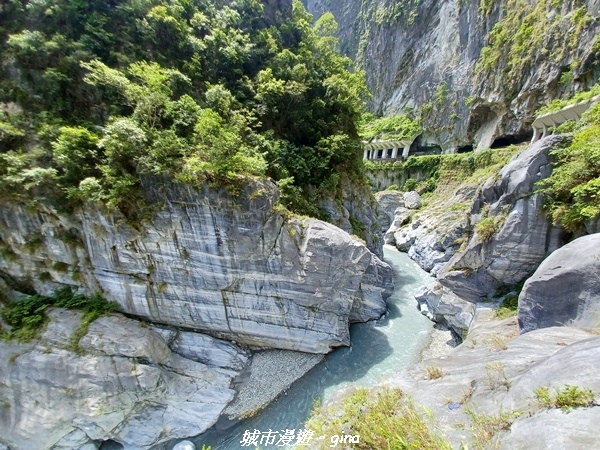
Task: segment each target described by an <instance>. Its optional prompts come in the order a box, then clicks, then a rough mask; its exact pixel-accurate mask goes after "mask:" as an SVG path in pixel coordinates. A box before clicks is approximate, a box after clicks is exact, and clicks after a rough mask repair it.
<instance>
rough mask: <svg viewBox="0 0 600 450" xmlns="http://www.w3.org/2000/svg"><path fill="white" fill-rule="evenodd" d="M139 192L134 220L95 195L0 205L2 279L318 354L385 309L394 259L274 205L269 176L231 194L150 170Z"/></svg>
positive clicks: (15, 285) (258, 343) (17, 286)
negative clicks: (82, 200) (67, 208)
mask: <svg viewBox="0 0 600 450" xmlns="http://www.w3.org/2000/svg"><path fill="white" fill-rule="evenodd" d="M144 192H145V193H146V195H147V199H148V201H149V202H150V204H151V205H152V213H151V214H149V218H148V219H147V220H145V221H143V222H142V223H139V224H137V225H136V226H135V227H134V226H131V225H129V224H128V223H127V221H126V219H125V217H123V216H121V215H120V214H117V213H114V212H108V211H105V210H102V209H101V208H100V207H99V206H98V205H95V204H88V205H85V206H84V207H83V208H82V209H80V210H79V211H77V212H75V213H73V214H70V215H66V214H59V213H57V212H56V211H53V210H51V209H49V208H47V207H44V206H41V205H38V206H37V207H35V208H33V209H28V208H27V207H25V206H24V205H16V204H3V205H1V206H0V233H1V237H2V244H3V254H4V255H9V256H10V258H2V259H0V275H1V276H2V278H3V279H4V282H5V283H6V284H8V286H10V287H11V288H12V289H13V290H16V291H21V292H29V293H31V292H33V291H36V292H39V293H43V294H51V293H52V292H53V291H54V290H55V289H56V288H59V287H63V286H64V285H71V286H74V287H76V288H77V287H79V286H80V287H81V289H82V290H83V291H85V292H87V293H92V292H102V294H103V296H104V297H106V298H107V299H108V300H115V301H117V302H118V303H119V305H120V306H121V308H122V310H123V311H124V312H126V313H129V314H132V315H135V316H138V317H141V318H144V319H147V320H149V321H152V322H157V323H163V324H169V325H175V326H181V327H187V328H191V329H195V330H203V331H207V332H210V333H211V334H213V335H216V336H223V337H226V338H228V339H230V340H235V341H237V342H239V343H243V344H246V345H250V346H256V347H274V348H284V349H291V350H301V351H307V352H316V353H325V352H327V351H329V349H330V348H331V347H335V346H339V345H347V344H349V333H348V324H349V322H352V321H364V320H369V319H374V318H378V317H379V316H381V314H383V312H384V311H385V298H386V297H387V296H388V295H389V293H390V291H391V286H392V285H391V270H390V268H389V267H388V266H387V265H386V264H385V263H383V262H381V261H380V260H379V258H378V257H377V256H376V255H374V254H373V253H371V252H370V251H369V250H368V249H367V248H366V246H365V245H364V244H362V243H361V242H359V241H357V240H355V239H354V238H352V237H351V236H350V235H348V234H347V233H345V232H343V231H342V230H340V229H338V228H336V227H334V226H333V225H330V224H327V223H325V222H321V221H318V220H314V219H308V218H306V219H299V218H290V219H286V218H284V217H283V216H282V215H281V214H279V213H277V212H275V211H274V210H273V207H274V204H275V203H276V201H277V198H278V191H277V189H276V187H275V186H274V185H273V184H272V183H270V182H260V181H256V182H250V183H246V184H244V185H242V186H241V187H240V188H239V191H238V192H237V194H236V195H235V197H234V196H232V195H231V194H230V193H228V192H227V191H226V190H224V189H221V190H218V191H217V190H214V189H211V188H210V187H209V186H208V185H204V186H203V187H202V188H201V189H199V190H194V189H192V188H190V187H187V186H182V185H179V184H174V183H172V182H169V181H166V180H162V179H157V178H147V179H145V180H144Z"/></svg>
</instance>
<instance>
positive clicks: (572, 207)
mask: <svg viewBox="0 0 600 450" xmlns="http://www.w3.org/2000/svg"><path fill="white" fill-rule="evenodd" d="M577 128H578V129H579V131H577V132H576V133H575V135H574V137H573V142H572V143H571V144H570V145H569V146H567V147H564V148H558V149H556V150H554V151H552V156H553V157H554V158H555V161H556V162H555V164H554V169H553V171H552V174H551V176H550V177H548V178H547V179H545V180H543V181H541V182H540V183H539V184H538V186H539V192H541V193H542V194H544V195H545V208H546V209H547V211H548V212H549V214H550V216H551V217H552V220H553V221H554V223H555V224H561V225H562V226H563V227H565V229H567V230H568V231H571V232H576V231H579V230H581V229H582V228H583V226H584V224H585V222H586V221H588V220H594V219H595V218H596V217H598V216H599V215H600V104H598V105H596V106H594V107H593V108H592V109H590V110H589V111H588V112H587V113H586V114H584V116H583V117H582V119H581V121H580V122H579V124H578V126H577Z"/></svg>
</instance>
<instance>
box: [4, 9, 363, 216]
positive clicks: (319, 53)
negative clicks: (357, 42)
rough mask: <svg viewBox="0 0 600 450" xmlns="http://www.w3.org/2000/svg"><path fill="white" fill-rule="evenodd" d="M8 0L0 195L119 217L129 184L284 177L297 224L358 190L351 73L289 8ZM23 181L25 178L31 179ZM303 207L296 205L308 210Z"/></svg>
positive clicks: (358, 109) (320, 29) (130, 193)
mask: <svg viewBox="0 0 600 450" xmlns="http://www.w3.org/2000/svg"><path fill="white" fill-rule="evenodd" d="M264 9H265V6H264V5H263V4H262V3H261V2H260V1H258V0H235V1H233V2H222V1H217V0H173V1H169V2H167V1H166V0H148V1H136V0H112V1H109V2H107V1H98V0H94V1H82V0H66V1H65V0H61V1H59V0H44V1H36V2H29V3H24V2H22V1H18V0H11V1H9V2H7V3H5V4H3V5H2V7H1V9H0V16H1V20H0V50H1V54H2V57H1V58H2V69H1V71H0V106H1V109H0V174H1V175H2V182H1V186H0V188H1V189H2V191H3V193H4V195H9V194H10V195H14V194H15V192H18V193H19V195H22V194H25V193H24V192H23V189H22V187H23V186H24V185H25V186H26V187H27V189H28V191H29V192H27V193H26V195H27V196H29V197H30V196H32V195H33V196H36V197H45V198H46V199H52V198H54V199H59V198H62V197H64V193H65V192H66V193H67V194H68V197H69V198H70V199H75V200H76V199H78V198H90V197H91V198H94V199H96V200H101V201H105V202H108V203H110V204H113V205H116V206H120V207H122V208H125V209H129V208H128V206H132V205H131V204H130V205H128V204H129V203H131V202H132V201H134V200H135V199H136V198H139V197H140V196H141V194H140V189H139V182H140V176H141V175H143V174H145V173H168V174H170V175H171V176H173V177H175V178H177V179H178V180H180V181H183V182H187V183H197V182H199V181H201V180H204V179H208V180H211V181H213V182H215V183H220V184H231V183H233V182H235V180H238V179H239V176H240V175H243V176H270V177H272V178H273V179H274V180H276V181H277V180H283V181H282V183H281V185H282V186H284V187H285V188H284V189H285V190H284V193H283V194H284V196H283V198H284V200H285V201H286V202H287V203H288V206H290V207H292V208H295V209H297V210H298V209H300V210H303V211H302V212H305V213H310V214H318V213H319V211H318V210H316V209H315V208H314V207H311V204H312V202H311V201H310V200H313V199H314V198H313V197H315V196H317V195H318V194H319V192H320V191H321V192H322V191H324V190H327V191H331V190H332V188H333V190H334V191H335V187H336V184H337V182H338V180H339V178H340V174H344V175H347V176H350V177H354V178H355V179H359V178H360V179H362V178H361V177H362V175H361V167H362V166H361V152H360V141H359V138H358V134H357V125H356V123H357V122H358V120H359V119H360V116H361V114H362V111H363V103H364V100H365V98H366V97H367V95H368V92H367V90H366V87H365V83H364V76H363V74H362V73H360V72H354V71H352V65H351V61H350V60H349V59H348V58H345V57H342V56H340V55H339V54H338V53H337V52H336V46H337V40H336V39H335V38H334V37H333V35H334V33H335V31H336V29H337V24H336V23H335V20H334V19H333V16H332V15H331V14H326V15H325V16H323V17H322V18H321V19H319V20H318V21H317V22H316V23H315V24H314V26H313V25H312V22H313V21H312V16H311V15H309V14H308V13H307V12H306V10H305V9H304V7H303V6H302V4H301V2H299V1H294V3H293V7H292V10H291V11H290V12H288V13H287V14H279V15H278V14H275V15H271V14H269V17H271V16H273V17H276V18H275V19H267V18H266V16H267V15H266V14H265V13H264ZM32 171H33V172H32ZM307 199H309V201H307Z"/></svg>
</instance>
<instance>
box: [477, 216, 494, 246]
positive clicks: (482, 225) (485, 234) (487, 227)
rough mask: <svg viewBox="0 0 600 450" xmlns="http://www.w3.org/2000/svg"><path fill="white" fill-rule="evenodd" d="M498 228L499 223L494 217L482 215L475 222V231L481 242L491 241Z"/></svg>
mask: <svg viewBox="0 0 600 450" xmlns="http://www.w3.org/2000/svg"><path fill="white" fill-rule="evenodd" d="M499 228H500V223H499V222H498V220H496V218H495V217H484V218H483V219H481V220H480V221H479V222H477V223H476V224H475V231H476V232H477V234H478V235H479V237H480V238H481V240H482V241H483V242H489V241H491V240H492V237H493V236H494V234H496V232H497V231H498V229H499Z"/></svg>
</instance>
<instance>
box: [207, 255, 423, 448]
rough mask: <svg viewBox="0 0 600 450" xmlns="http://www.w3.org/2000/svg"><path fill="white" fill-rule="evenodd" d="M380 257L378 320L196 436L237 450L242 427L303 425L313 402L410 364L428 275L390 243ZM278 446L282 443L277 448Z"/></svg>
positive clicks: (355, 328)
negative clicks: (383, 271) (267, 400)
mask: <svg viewBox="0 0 600 450" xmlns="http://www.w3.org/2000/svg"><path fill="white" fill-rule="evenodd" d="M384 256H385V257H384V259H385V261H386V262H387V263H388V264H390V265H391V266H392V268H393V269H394V285H395V289H394V293H393V294H392V296H391V297H390V298H389V300H388V309H389V311H388V313H387V314H386V315H385V316H384V317H382V318H381V319H380V320H378V321H374V322H369V323H363V324H354V325H352V326H351V329H350V333H351V339H352V346H351V347H344V348H339V349H336V350H335V351H333V352H331V353H329V354H328V355H327V357H326V358H325V360H324V361H323V362H322V363H320V364H319V365H317V366H316V367H315V368H313V369H312V370H311V371H310V372H309V373H308V374H306V375H305V376H304V377H303V378H301V379H300V380H298V381H296V382H295V383H294V384H293V385H292V387H291V388H290V389H289V390H288V391H287V393H285V394H283V395H281V396H280V397H279V398H278V399H277V400H276V401H274V402H273V403H271V404H270V405H269V406H268V407H267V408H265V409H264V410H263V411H262V412H261V413H259V414H257V415H256V416H254V417H252V418H249V419H246V420H243V421H240V422H238V423H236V424H235V425H233V426H231V427H229V428H227V429H215V428H213V429H211V430H210V431H209V432H207V433H205V434H203V435H201V436H199V437H198V438H196V439H195V443H196V445H197V448H198V449H201V448H202V444H206V445H211V446H212V448H213V450H238V449H240V448H247V447H242V446H241V440H242V437H243V435H244V431H245V430H250V431H252V430H255V429H256V430H260V431H268V430H269V429H271V430H278V431H279V430H286V429H287V430H292V429H295V430H296V431H298V430H299V429H302V428H304V426H303V424H304V421H305V420H306V419H307V418H308V416H309V415H310V412H311V410H312V408H313V404H314V403H315V402H321V403H326V402H327V401H328V400H330V399H331V398H332V397H333V396H334V395H336V393H339V392H340V391H341V390H343V389H345V388H348V387H350V386H373V385H375V384H377V383H378V382H380V381H381V380H383V379H385V378H389V377H391V376H393V375H394V374H396V373H398V372H399V371H401V370H402V369H404V368H405V367H407V366H408V365H409V364H411V363H413V362H415V361H416V360H417V359H418V357H419V352H420V350H421V349H422V347H423V345H424V343H425V342H426V338H427V334H428V332H429V331H430V330H431V328H432V323H431V322H429V320H427V319H426V318H425V317H423V316H422V315H421V314H420V313H419V311H418V310H417V308H416V302H415V300H414V298H413V294H414V292H415V290H416V289H417V288H419V287H421V286H423V285H430V284H431V283H432V281H433V279H432V278H431V277H430V276H429V275H428V274H427V273H426V272H424V271H423V270H421V268H420V267H419V266H418V265H417V264H416V263H415V262H413V261H412V260H411V259H410V258H409V257H408V256H407V255H406V254H404V253H400V252H398V251H396V250H395V249H393V248H392V247H387V246H386V248H385V249H384ZM279 448H281V447H279Z"/></svg>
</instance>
